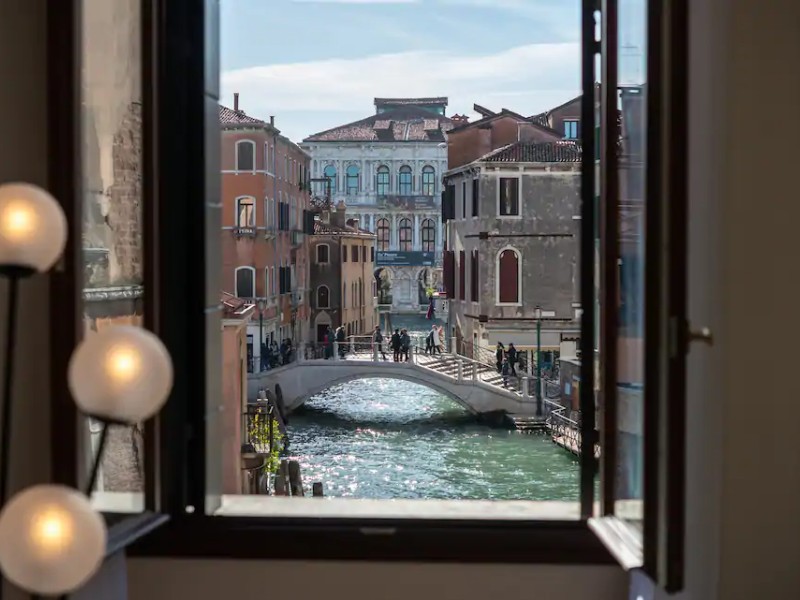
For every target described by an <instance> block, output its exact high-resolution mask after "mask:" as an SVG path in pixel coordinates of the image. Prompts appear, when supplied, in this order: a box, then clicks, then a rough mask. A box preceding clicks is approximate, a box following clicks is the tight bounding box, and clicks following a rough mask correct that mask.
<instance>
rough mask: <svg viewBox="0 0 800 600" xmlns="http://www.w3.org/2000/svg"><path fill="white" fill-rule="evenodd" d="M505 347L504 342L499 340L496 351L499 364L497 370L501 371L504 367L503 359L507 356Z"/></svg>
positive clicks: (495, 354)
mask: <svg viewBox="0 0 800 600" xmlns="http://www.w3.org/2000/svg"><path fill="white" fill-rule="evenodd" d="M505 354H506V351H505V348H504V347H503V343H502V342H497V350H495V352H494V356H495V359H496V364H497V372H498V373H500V371H501V369H502V368H503V359H504V358H505Z"/></svg>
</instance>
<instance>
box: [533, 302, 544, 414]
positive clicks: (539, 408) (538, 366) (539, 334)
mask: <svg viewBox="0 0 800 600" xmlns="http://www.w3.org/2000/svg"><path fill="white" fill-rule="evenodd" d="M534 314H535V315H536V416H537V417H541V416H542V307H541V306H539V305H538V304H537V305H536V308H535V309H534Z"/></svg>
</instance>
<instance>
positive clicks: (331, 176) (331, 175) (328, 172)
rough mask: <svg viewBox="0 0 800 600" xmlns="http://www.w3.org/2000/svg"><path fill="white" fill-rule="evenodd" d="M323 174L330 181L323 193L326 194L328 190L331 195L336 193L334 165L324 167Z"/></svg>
mask: <svg viewBox="0 0 800 600" xmlns="http://www.w3.org/2000/svg"><path fill="white" fill-rule="evenodd" d="M323 174H324V175H325V177H327V178H328V180H329V181H330V188H329V189H326V190H325V193H326V194H327V193H328V192H329V191H330V194H331V196H333V195H334V194H335V193H336V167H334V166H333V165H328V166H327V167H325V170H324V171H323Z"/></svg>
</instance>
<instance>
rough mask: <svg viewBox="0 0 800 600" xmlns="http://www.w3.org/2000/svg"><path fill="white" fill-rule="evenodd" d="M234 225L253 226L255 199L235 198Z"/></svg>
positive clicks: (254, 220)
mask: <svg viewBox="0 0 800 600" xmlns="http://www.w3.org/2000/svg"><path fill="white" fill-rule="evenodd" d="M236 226H237V227H255V226H256V199H255V198H250V197H247V198H237V199H236Z"/></svg>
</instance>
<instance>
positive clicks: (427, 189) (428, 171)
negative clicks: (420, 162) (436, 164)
mask: <svg viewBox="0 0 800 600" xmlns="http://www.w3.org/2000/svg"><path fill="white" fill-rule="evenodd" d="M435 193H436V170H435V169H434V168H433V167H432V166H430V165H426V166H424V167H422V195H423V196H433V195H434V194H435Z"/></svg>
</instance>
